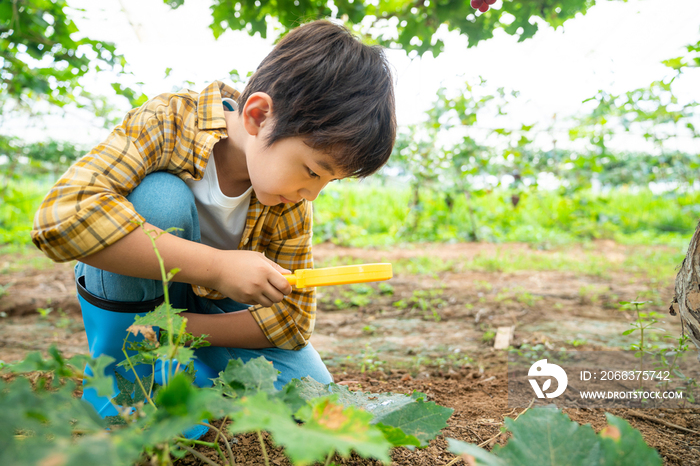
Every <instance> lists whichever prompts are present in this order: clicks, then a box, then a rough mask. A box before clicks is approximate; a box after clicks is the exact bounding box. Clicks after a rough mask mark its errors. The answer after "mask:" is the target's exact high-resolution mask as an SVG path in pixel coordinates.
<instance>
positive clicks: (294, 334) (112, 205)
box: [32, 82, 316, 349]
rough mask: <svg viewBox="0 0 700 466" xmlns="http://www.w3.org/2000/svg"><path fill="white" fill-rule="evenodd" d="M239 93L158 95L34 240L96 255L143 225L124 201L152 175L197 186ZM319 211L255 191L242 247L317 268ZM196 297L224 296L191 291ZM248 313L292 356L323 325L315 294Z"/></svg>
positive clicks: (41, 214)
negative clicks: (314, 247)
mask: <svg viewBox="0 0 700 466" xmlns="http://www.w3.org/2000/svg"><path fill="white" fill-rule="evenodd" d="M238 95H239V93H238V92H237V91H236V90H235V89H232V88H231V87H228V86H226V85H225V84H223V83H220V82H214V83H212V84H211V85H209V86H208V87H207V88H206V89H204V91H202V92H201V93H200V94H198V93H196V92H193V91H183V92H179V93H171V94H161V95H159V96H157V97H155V98H153V99H151V100H149V101H148V102H146V103H145V104H144V105H142V106H141V107H139V108H136V109H133V110H131V111H130V112H129V113H127V115H126V117H125V118H124V121H123V122H122V123H121V124H120V125H119V126H117V127H116V128H115V129H114V130H113V131H112V133H111V134H110V135H109V137H108V138H107V139H106V140H105V141H104V142H103V143H101V144H99V145H98V146H96V147H95V148H93V149H92V150H91V151H90V152H89V153H88V154H87V155H85V156H84V157H82V158H81V159H80V160H78V161H77V162H76V163H75V164H73V166H71V167H70V168H69V169H68V171H67V172H66V173H65V174H64V175H63V176H62V177H61V178H60V179H59V180H58V182H57V183H56V185H55V186H54V187H53V188H52V189H51V191H49V193H48V194H47V196H46V198H45V199H44V201H43V203H42V204H41V207H40V208H39V210H38V211H37V213H36V217H35V219H34V230H33V231H32V241H34V244H35V245H36V246H37V247H38V248H39V249H41V250H42V251H44V253H45V254H46V255H47V256H49V257H50V258H51V259H53V260H54V261H57V262H64V261H70V260H74V259H80V258H82V257H85V256H88V255H90V254H93V253H95V252H97V251H99V250H101V249H103V248H104V247H106V246H109V245H110V244H113V243H114V242H116V241H117V240H119V239H121V238H122V237H124V236H125V235H127V234H128V233H129V232H131V231H132V230H134V229H135V228H137V225H136V223H134V222H135V221H144V219H143V217H141V216H140V215H139V214H138V212H136V211H135V210H134V208H133V206H132V205H131V203H130V202H129V201H128V200H127V199H126V197H125V196H126V195H128V194H129V193H130V192H131V191H132V190H133V189H134V188H135V187H136V186H138V184H139V183H140V182H141V180H143V178H144V177H145V176H146V175H148V174H149V173H153V172H156V171H166V172H169V173H173V174H175V175H177V176H178V177H180V178H181V179H183V180H191V179H195V180H200V179H201V178H202V176H203V174H204V168H205V167H206V165H207V162H208V160H209V156H210V155H211V154H212V149H213V147H214V144H216V142H217V141H219V140H220V139H221V138H223V137H226V136H227V132H226V121H225V119H224V108H223V105H222V103H221V99H222V97H229V98H232V99H237V98H238ZM311 234H312V208H311V203H310V202H307V201H302V202H300V203H297V204H294V205H291V206H289V205H285V204H282V205H276V206H265V205H262V204H261V203H260V202H259V201H258V200H257V198H256V196H255V192H253V195H252V198H251V200H250V207H249V208H248V216H247V218H246V225H245V229H244V231H243V236H242V237H241V242H240V244H239V246H238V249H247V250H253V251H258V252H262V253H264V254H265V255H266V256H267V257H268V258H270V259H271V260H273V261H275V262H277V263H278V264H279V265H281V266H282V267H284V268H286V269H290V270H296V269H301V268H311V267H313V259H312V256H311ZM192 288H193V289H194V291H195V293H196V294H197V295H198V296H202V297H207V298H211V299H221V298H223V296H222V295H221V293H219V292H218V291H215V290H210V289H207V288H204V287H200V286H196V285H193V286H192ZM250 313H251V314H252V315H253V317H254V318H255V320H256V321H257V323H258V325H260V328H261V329H262V330H263V332H264V333H265V335H266V336H267V338H268V340H270V342H271V343H272V344H274V345H275V346H277V347H280V348H285V349H300V348H303V347H304V346H305V345H306V343H307V340H308V338H309V337H310V336H311V333H312V332H313V328H314V322H315V319H316V299H315V291H314V289H313V288H311V289H308V290H297V289H294V291H293V292H292V294H290V295H289V296H287V297H286V298H285V300H284V301H282V302H281V303H278V304H275V305H274V306H272V307H262V306H253V307H251V308H250Z"/></svg>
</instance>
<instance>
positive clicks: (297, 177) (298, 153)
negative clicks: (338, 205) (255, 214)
mask: <svg viewBox="0 0 700 466" xmlns="http://www.w3.org/2000/svg"><path fill="white" fill-rule="evenodd" d="M264 133H265V131H263V132H262V134H259V135H258V137H256V138H255V139H254V140H253V141H251V142H250V145H249V147H248V148H247V150H246V161H247V164H248V175H249V176H250V182H251V184H252V185H253V189H254V190H255V195H256V196H257V198H258V200H259V201H260V202H261V203H262V204H264V205H269V206H272V205H277V204H284V203H292V204H295V203H297V202H299V201H301V200H302V199H307V200H309V201H313V200H314V199H316V197H318V194H319V193H320V192H321V190H322V189H323V188H324V187H325V186H326V185H327V184H328V183H329V182H331V181H335V180H337V179H341V178H344V177H345V175H344V174H342V173H339V172H338V170H337V169H336V168H335V167H334V166H333V162H332V159H331V157H330V156H328V155H327V154H325V153H324V152H320V151H317V150H315V149H312V148H311V147H309V146H307V145H306V144H305V143H304V141H303V139H302V138H301V137H292V138H286V139H282V140H280V141H277V142H275V143H274V144H272V145H271V146H270V147H265V146H264V137H265V134H264Z"/></svg>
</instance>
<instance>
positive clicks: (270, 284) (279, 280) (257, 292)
mask: <svg viewBox="0 0 700 466" xmlns="http://www.w3.org/2000/svg"><path fill="white" fill-rule="evenodd" d="M220 254H221V255H222V256H223V257H222V258H221V260H219V261H218V264H217V266H218V268H219V270H218V273H217V277H218V279H217V284H216V286H215V287H214V288H215V289H216V290H217V291H219V292H221V293H223V294H224V295H226V296H228V297H229V298H231V299H233V300H234V301H238V302H239V303H243V304H260V305H261V306H265V307H269V306H272V305H273V304H275V303H279V302H280V301H282V300H283V299H284V297H285V296H286V295H288V294H289V293H291V292H292V286H291V285H290V284H289V282H288V281H287V279H286V278H284V277H283V276H282V274H290V273H292V272H291V271H289V270H287V269H284V268H282V267H280V266H279V265H277V264H276V263H275V262H273V261H271V260H270V259H268V258H267V257H265V256H264V255H263V254H261V253H259V252H254V251H221V252H220Z"/></svg>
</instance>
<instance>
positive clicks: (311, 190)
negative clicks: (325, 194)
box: [299, 183, 328, 202]
mask: <svg viewBox="0 0 700 466" xmlns="http://www.w3.org/2000/svg"><path fill="white" fill-rule="evenodd" d="M326 184H328V183H317V184H316V185H315V186H309V187H307V188H304V189H302V190H301V191H299V195H301V197H303V198H304V199H306V200H307V201H312V202H313V201H315V200H316V198H317V197H318V195H319V194H320V193H321V191H322V190H323V188H325V187H326Z"/></svg>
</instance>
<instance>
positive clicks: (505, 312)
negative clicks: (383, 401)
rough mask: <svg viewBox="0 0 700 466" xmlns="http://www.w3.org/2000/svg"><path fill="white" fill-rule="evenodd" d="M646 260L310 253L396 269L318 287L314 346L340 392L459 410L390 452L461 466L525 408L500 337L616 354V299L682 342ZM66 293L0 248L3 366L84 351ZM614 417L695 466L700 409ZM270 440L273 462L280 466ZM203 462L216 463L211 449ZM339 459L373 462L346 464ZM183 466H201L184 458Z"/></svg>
mask: <svg viewBox="0 0 700 466" xmlns="http://www.w3.org/2000/svg"><path fill="white" fill-rule="evenodd" d="M652 249H654V248H649V247H645V248H635V247H629V246H621V245H618V244H614V243H612V242H595V243H593V244H589V245H585V246H570V247H567V248H566V249H561V250H546V251H541V250H535V249H532V248H530V247H529V246H527V245H520V244H508V245H493V244H481V243H477V244H473V243H467V244H452V245H433V244H431V245H414V246H412V247H411V248H410V249H402V248H395V249H387V250H365V249H350V248H341V247H336V246H332V245H326V244H322V245H318V246H316V247H315V249H314V253H315V258H316V261H317V266H326V265H336V264H342V263H353V262H354V263H359V262H392V263H393V264H395V276H394V278H393V279H392V280H390V281H389V282H385V283H383V284H371V285H369V284H368V285H353V286H343V287H328V288H319V290H318V292H319V295H318V300H319V306H318V308H319V309H318V317H317V324H316V329H315V332H314V335H313V337H312V339H311V342H312V343H313V345H314V346H315V348H316V349H318V350H319V352H320V353H321V355H322V356H323V358H324V360H325V361H326V362H327V364H328V365H329V367H330V369H331V372H332V373H333V375H334V377H335V380H336V382H338V383H343V384H346V385H348V386H349V387H350V388H351V389H353V390H354V389H361V390H363V391H371V392H388V391H391V392H397V393H411V392H412V391H413V390H418V391H421V392H424V393H426V394H427V395H428V397H429V399H430V400H431V401H435V402H436V403H438V404H440V405H443V406H448V407H450V408H453V409H454V410H455V411H454V414H453V415H452V417H451V418H450V420H449V421H448V427H447V428H446V429H444V431H443V436H441V437H438V438H437V439H436V440H434V441H433V442H431V444H430V446H429V447H428V448H426V449H422V450H415V451H409V450H407V449H403V448H399V449H396V450H394V452H393V455H392V458H393V464H395V465H397V466H404V465H445V464H448V463H450V462H451V461H453V460H454V459H455V456H454V455H452V454H451V453H449V452H448V451H447V449H446V441H445V438H447V437H449V438H455V439H459V440H463V441H466V442H469V443H477V444H480V443H484V442H485V443H486V445H487V447H490V446H492V445H493V444H494V443H496V442H500V443H503V442H505V438H503V437H501V436H498V435H497V434H498V433H499V428H500V427H501V426H502V425H503V420H504V418H505V417H511V418H514V417H515V416H517V415H518V414H519V413H520V412H522V411H523V409H522V408H520V409H512V408H509V407H508V398H507V393H508V385H507V370H506V368H507V364H506V352H505V351H504V350H496V349H494V348H493V346H494V337H495V333H496V331H497V329H498V328H499V327H513V328H514V335H513V338H512V340H511V341H510V344H511V345H512V346H514V347H516V348H521V349H523V348H533V347H535V348H536V347H539V348H544V349H550V350H555V349H557V350H558V349H562V348H563V349H569V350H574V349H575V350H617V349H621V348H626V347H629V345H630V344H632V343H634V342H635V341H636V338H638V337H636V336H635V334H632V335H628V336H623V335H622V332H623V331H624V330H626V329H629V328H630V323H631V322H632V321H633V320H634V319H635V314H634V312H633V311H630V310H620V308H621V306H620V305H619V302H621V301H644V302H645V303H646V304H644V309H645V310H646V311H647V312H648V311H654V312H657V313H659V317H660V320H662V321H663V323H659V324H658V325H657V326H660V327H663V328H664V329H665V332H656V333H655V334H653V335H650V337H651V340H650V341H653V342H655V343H658V344H662V342H663V341H664V339H663V336H664V333H665V334H666V335H669V336H672V337H677V336H678V335H679V334H680V333H681V328H680V322H679V320H678V317H672V316H670V315H668V313H667V309H668V303H669V302H670V300H671V298H672V296H673V280H674V275H673V273H671V274H667V273H664V274H661V275H660V274H659V273H656V271H655V269H654V266H653V264H652V263H651V262H649V261H650V259H648V258H650V257H653V254H651V255H650V251H651V253H653V250H652ZM656 250H661V248H660V247H659V248H656ZM640 257H643V258H642V260H641V264H640V260H639V258H640ZM645 262H647V265H648V266H645ZM679 263H680V262H679ZM74 290H75V288H74V285H73V276H72V269H71V264H53V263H51V262H49V261H48V260H46V259H44V258H43V257H42V256H41V255H40V254H39V253H38V252H34V251H22V252H14V253H9V252H7V250H4V251H3V250H2V249H0V323H2V325H0V360H3V361H5V362H13V361H17V360H20V359H22V358H24V357H25V356H26V354H27V353H28V352H30V351H35V350H40V351H45V350H46V349H48V348H49V347H50V346H51V345H56V346H58V347H59V349H61V350H62V351H63V352H64V354H66V355H67V356H70V355H73V354H76V353H82V352H85V351H86V348H87V341H86V338H85V335H84V331H83V326H82V321H81V317H80V309H79V306H78V302H77V299H76V298H75V291H74ZM538 345H541V346H538ZM696 369H700V368H696ZM696 372H697V370H696ZM608 411H609V412H612V413H613V414H615V415H617V416H620V417H623V418H625V419H627V420H628V421H629V422H630V424H631V425H632V426H633V427H635V428H636V429H638V430H640V431H641V433H642V435H643V437H644V439H645V441H646V442H647V444H649V445H650V446H652V447H654V448H656V449H657V450H658V451H659V453H660V455H661V457H662V458H663V461H664V464H665V465H693V464H700V435H698V434H697V433H694V432H697V431H700V409H697V408H676V409H666V410H645V411H644V414H646V416H647V418H642V417H639V416H637V415H635V412H637V413H638V412H639V411H633V410H627V409H613V410H608ZM565 412H566V413H567V414H568V415H569V416H570V417H571V419H573V420H574V421H577V422H579V423H582V424H591V425H592V427H593V428H594V429H595V430H596V431H599V430H600V429H602V428H603V427H604V426H605V425H606V422H605V415H604V413H605V411H604V410H602V409H567V410H565ZM664 422H665V423H666V424H664ZM672 426H676V427H672ZM678 427H682V428H685V429H686V430H682V429H679V428H678ZM208 435H213V434H211V433H210V434H208ZM211 440H213V437H212V439H211ZM234 442H237V443H234V444H233V450H234V453H235V455H236V456H237V462H238V464H251V465H257V464H260V465H262V464H264V461H263V457H262V453H261V451H260V448H259V443H258V441H257V438H254V437H252V436H238V437H237V438H236V439H234ZM267 442H268V452H269V453H270V460H271V463H272V464H275V465H286V464H288V463H287V461H286V459H284V457H283V455H282V454H281V453H280V451H279V450H276V449H274V448H273V447H272V444H271V442H270V440H269V439H267ZM202 453H203V454H205V455H206V456H208V457H210V458H211V459H212V460H214V461H217V458H215V457H214V452H213V451H202ZM459 461H461V460H458V461H457V463H459ZM336 462H337V463H338V464H357V465H369V464H375V463H374V462H372V461H368V460H362V459H360V458H354V457H353V458H349V459H341V458H336ZM179 464H192V465H195V464H204V463H201V462H200V460H198V459H196V458H194V457H192V456H188V457H186V458H185V459H183V460H180V462H179ZM377 464H378V463H377ZM451 464H455V463H451Z"/></svg>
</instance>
